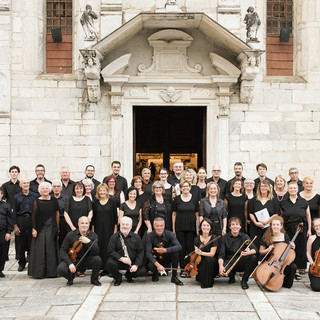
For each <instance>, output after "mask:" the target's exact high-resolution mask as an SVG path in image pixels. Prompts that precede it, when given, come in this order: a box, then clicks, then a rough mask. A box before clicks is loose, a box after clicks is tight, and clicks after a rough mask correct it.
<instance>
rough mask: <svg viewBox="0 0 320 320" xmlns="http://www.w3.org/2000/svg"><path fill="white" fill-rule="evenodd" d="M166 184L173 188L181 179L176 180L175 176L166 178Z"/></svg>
mask: <svg viewBox="0 0 320 320" xmlns="http://www.w3.org/2000/svg"><path fill="white" fill-rule="evenodd" d="M167 181H168V183H170V184H171V185H172V186H173V187H175V186H176V185H177V184H179V183H180V181H181V179H178V178H177V177H176V176H175V175H173V176H171V177H168V179H167Z"/></svg>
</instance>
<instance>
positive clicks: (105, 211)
mask: <svg viewBox="0 0 320 320" xmlns="http://www.w3.org/2000/svg"><path fill="white" fill-rule="evenodd" d="M117 225H118V214H117V205H116V203H115V202H114V200H113V199H111V198H110V196H109V190H108V186H107V185H106V184H105V183H102V184H100V185H98V187H97V194H96V199H95V201H94V202H93V217H92V229H93V231H94V232H95V233H96V234H97V235H98V245H99V254H100V257H101V259H102V265H101V267H102V269H103V272H102V273H100V276H103V275H105V274H106V273H107V271H106V267H105V264H106V261H107V259H108V243H109V240H110V237H111V236H112V235H113V234H114V233H116V232H117Z"/></svg>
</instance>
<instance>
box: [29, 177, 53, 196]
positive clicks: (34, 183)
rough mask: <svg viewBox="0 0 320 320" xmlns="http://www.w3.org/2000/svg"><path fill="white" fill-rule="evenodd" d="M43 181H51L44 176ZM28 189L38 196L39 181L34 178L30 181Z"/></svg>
mask: <svg viewBox="0 0 320 320" xmlns="http://www.w3.org/2000/svg"><path fill="white" fill-rule="evenodd" d="M44 181H45V182H49V183H51V181H49V180H47V179H46V178H44ZM30 190H31V191H32V192H34V193H35V194H36V195H37V196H38V197H40V193H39V183H38V181H37V178H35V179H34V180H31V181H30Z"/></svg>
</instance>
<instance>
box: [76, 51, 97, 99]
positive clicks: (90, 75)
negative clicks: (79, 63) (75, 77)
mask: <svg viewBox="0 0 320 320" xmlns="http://www.w3.org/2000/svg"><path fill="white" fill-rule="evenodd" d="M80 52H81V54H82V56H83V64H84V73H85V75H86V78H87V90H88V99H89V102H92V103H97V102H99V101H100V99H101V91H100V71H101V64H100V59H99V57H100V54H99V53H98V51H96V50H92V49H88V50H80Z"/></svg>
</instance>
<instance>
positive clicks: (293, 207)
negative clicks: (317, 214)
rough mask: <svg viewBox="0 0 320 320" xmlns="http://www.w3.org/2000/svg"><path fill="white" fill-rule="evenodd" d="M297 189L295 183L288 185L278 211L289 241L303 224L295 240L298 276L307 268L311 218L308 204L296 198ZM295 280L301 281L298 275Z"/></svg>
mask: <svg viewBox="0 0 320 320" xmlns="http://www.w3.org/2000/svg"><path fill="white" fill-rule="evenodd" d="M298 191H299V187H298V185H297V183H296V182H290V183H289V185H288V192H289V197H288V198H287V199H284V200H282V201H281V203H280V209H281V213H282V217H283V220H284V224H283V226H284V229H285V231H286V232H287V234H288V236H289V237H290V239H292V238H293V236H294V234H295V232H296V229H297V226H298V225H299V223H300V222H303V228H302V230H301V232H300V233H299V235H298V236H297V238H296V241H295V244H296V258H295V263H296V264H297V268H298V270H299V273H300V274H304V273H305V269H306V267H307V256H306V247H307V237H309V236H310V235H311V217H310V210H309V206H308V202H307V201H306V200H305V199H303V198H302V197H298ZM295 278H296V280H301V276H300V275H299V274H296V275H295Z"/></svg>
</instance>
